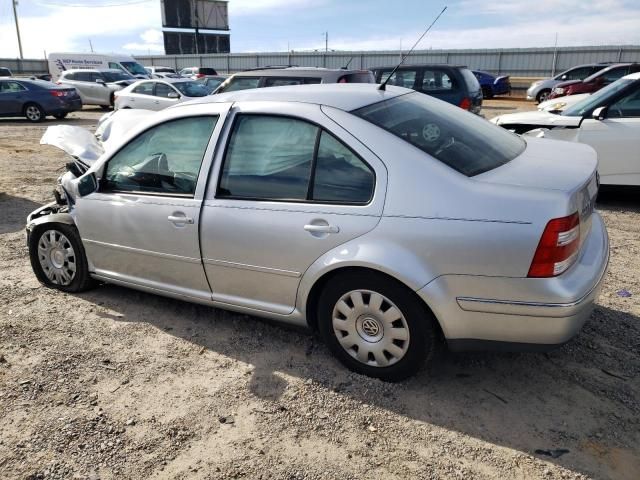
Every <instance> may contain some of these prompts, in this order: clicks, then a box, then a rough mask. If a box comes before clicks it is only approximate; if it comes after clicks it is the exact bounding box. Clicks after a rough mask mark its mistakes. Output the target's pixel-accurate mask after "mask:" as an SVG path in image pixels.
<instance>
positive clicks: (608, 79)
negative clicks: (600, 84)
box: [603, 67, 629, 83]
mask: <svg viewBox="0 0 640 480" xmlns="http://www.w3.org/2000/svg"><path fill="white" fill-rule="evenodd" d="M628 69H629V68H628V67H620V68H612V69H611V70H609V71H608V72H607V73H605V74H604V75H603V77H604V81H605V83H613V82H615V81H616V80H618V79H620V78H622V77H624V76H625V75H626V74H627V70H628Z"/></svg>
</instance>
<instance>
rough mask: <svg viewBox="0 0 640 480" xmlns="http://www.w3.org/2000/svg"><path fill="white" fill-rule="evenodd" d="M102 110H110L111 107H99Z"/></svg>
mask: <svg viewBox="0 0 640 480" xmlns="http://www.w3.org/2000/svg"><path fill="white" fill-rule="evenodd" d="M100 108H101V109H102V110H111V105H100Z"/></svg>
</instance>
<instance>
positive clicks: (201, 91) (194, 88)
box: [173, 82, 209, 97]
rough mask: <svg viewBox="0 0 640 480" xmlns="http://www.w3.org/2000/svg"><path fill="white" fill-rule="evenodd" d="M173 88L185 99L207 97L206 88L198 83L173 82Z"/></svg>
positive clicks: (207, 91)
mask: <svg viewBox="0 0 640 480" xmlns="http://www.w3.org/2000/svg"><path fill="white" fill-rule="evenodd" d="M173 86H174V87H176V88H177V89H178V90H180V93H182V94H183V95H186V96H187V97H205V96H207V95H209V90H207V87H205V86H204V85H203V84H202V83H200V82H175V83H174V84H173Z"/></svg>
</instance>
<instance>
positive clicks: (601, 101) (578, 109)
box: [562, 79, 633, 117]
mask: <svg viewBox="0 0 640 480" xmlns="http://www.w3.org/2000/svg"><path fill="white" fill-rule="evenodd" d="M632 83H633V80H627V79H623V80H618V81H617V82H614V83H612V84H611V85H607V86H606V87H604V88H602V89H600V90H598V91H597V92H595V93H592V94H591V95H589V96H588V97H586V98H584V99H582V100H580V101H579V102H577V103H574V104H573V105H571V106H570V107H567V108H566V109H565V110H564V111H563V112H562V115H564V116H567V117H582V116H584V115H588V114H590V113H591V112H592V111H593V110H595V109H596V108H598V107H602V106H604V105H606V104H607V103H608V102H609V101H610V99H611V98H613V97H614V96H616V95H618V93H619V92H621V91H622V90H624V89H625V88H627V87H628V86H629V85H631V84H632Z"/></svg>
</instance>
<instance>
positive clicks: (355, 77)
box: [318, 72, 375, 83]
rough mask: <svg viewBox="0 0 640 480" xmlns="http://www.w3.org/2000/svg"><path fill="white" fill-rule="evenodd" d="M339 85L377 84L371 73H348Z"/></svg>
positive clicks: (342, 77)
mask: <svg viewBox="0 0 640 480" xmlns="http://www.w3.org/2000/svg"><path fill="white" fill-rule="evenodd" d="M318 83H320V82H318ZM338 83H375V78H374V77H373V73H371V72H356V73H348V74H346V75H343V76H341V77H340V78H339V79H338Z"/></svg>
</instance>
